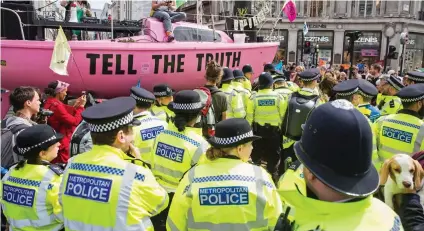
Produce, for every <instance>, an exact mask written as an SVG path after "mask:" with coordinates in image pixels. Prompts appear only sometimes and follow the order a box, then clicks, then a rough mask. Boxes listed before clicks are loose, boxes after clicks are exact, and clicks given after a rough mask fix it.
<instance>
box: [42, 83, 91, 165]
mask: <svg viewBox="0 0 424 231" xmlns="http://www.w3.org/2000/svg"><path fill="white" fill-rule="evenodd" d="M68 87H69V84H68V83H65V82H62V81H59V80H56V81H54V82H51V83H49V85H48V86H47V88H46V89H45V90H44V92H45V93H46V95H48V98H47V100H46V103H45V104H44V109H48V110H51V111H52V112H53V113H54V114H53V116H50V117H49V118H48V119H47V124H48V125H50V126H52V128H54V129H55V130H56V131H57V132H59V133H61V134H63V136H64V137H63V139H62V140H61V143H60V144H61V146H60V149H59V154H58V156H57V157H56V159H54V160H53V161H52V163H67V162H68V159H69V153H70V152H69V147H70V142H71V137H72V134H73V133H74V131H75V129H76V127H77V126H78V125H79V124H80V123H81V121H82V117H81V113H82V112H83V111H84V108H85V103H86V102H87V99H86V95H85V94H83V95H82V96H81V97H79V98H78V99H77V100H76V101H75V104H74V106H70V105H67V104H65V103H64V100H65V98H66V95H67V91H68Z"/></svg>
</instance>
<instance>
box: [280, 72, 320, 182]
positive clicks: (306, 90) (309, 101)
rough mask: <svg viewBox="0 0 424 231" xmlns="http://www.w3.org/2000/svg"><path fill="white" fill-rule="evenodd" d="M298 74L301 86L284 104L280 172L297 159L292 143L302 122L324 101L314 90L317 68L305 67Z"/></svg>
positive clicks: (296, 137) (315, 87)
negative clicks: (285, 106) (285, 108)
mask: <svg viewBox="0 0 424 231" xmlns="http://www.w3.org/2000/svg"><path fill="white" fill-rule="evenodd" d="M298 76H299V78H300V81H301V82H302V85H303V87H302V88H301V89H300V90H299V91H298V92H294V93H292V94H291V95H290V96H289V98H288V102H287V104H286V105H287V110H286V111H285V112H286V114H285V116H284V122H283V125H282V135H283V138H282V139H283V142H282V143H283V155H282V156H283V157H282V161H283V163H282V164H281V165H280V174H283V173H284V171H285V170H284V168H286V167H287V166H288V165H289V164H290V162H293V161H295V160H296V159H297V158H296V156H295V154H294V150H293V144H294V142H295V141H296V140H299V139H300V137H301V135H302V128H301V126H302V124H304V123H305V122H306V120H307V118H308V116H309V114H310V113H311V112H312V110H314V109H315V108H316V107H317V106H318V105H321V104H323V103H324V102H323V101H321V100H320V96H319V94H318V92H317V91H316V89H317V87H318V80H319V79H320V77H321V76H320V72H319V70H318V69H307V70H305V71H303V72H301V73H298Z"/></svg>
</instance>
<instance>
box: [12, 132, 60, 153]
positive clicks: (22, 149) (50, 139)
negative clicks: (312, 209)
mask: <svg viewBox="0 0 424 231" xmlns="http://www.w3.org/2000/svg"><path fill="white" fill-rule="evenodd" d="M56 138H57V137H56V135H53V136H52V137H50V138H48V139H47V140H45V141H43V142H41V143H38V144H35V145H32V146H30V147H25V148H18V152H19V153H20V154H24V153H27V152H29V151H30V150H31V149H34V148H36V147H40V146H41V145H43V144H45V143H47V142H49V141H52V140H54V139H56Z"/></svg>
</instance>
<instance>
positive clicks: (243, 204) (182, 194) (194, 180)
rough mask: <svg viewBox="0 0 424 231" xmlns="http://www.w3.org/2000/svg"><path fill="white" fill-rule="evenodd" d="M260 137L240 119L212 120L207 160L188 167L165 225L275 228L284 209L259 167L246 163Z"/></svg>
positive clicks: (191, 228) (213, 228)
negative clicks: (213, 134)
mask: <svg viewBox="0 0 424 231" xmlns="http://www.w3.org/2000/svg"><path fill="white" fill-rule="evenodd" d="M259 138H260V137H258V136H255V135H253V132H252V129H251V127H250V125H249V123H248V122H247V121H246V120H244V119H236V118H233V119H227V120H224V121H221V122H219V123H218V124H217V125H216V133H215V136H214V137H211V138H210V139H209V140H208V141H209V143H210V144H211V146H212V147H211V148H209V149H208V151H207V153H206V157H207V158H208V160H209V162H208V163H205V164H201V165H198V166H196V167H194V168H192V169H190V170H189V171H188V172H187V174H186V175H185V176H184V178H183V179H182V180H181V183H180V184H179V186H178V189H177V191H176V193H175V196H174V200H173V202H172V204H171V209H170V212H169V216H168V220H167V228H168V230H199V231H200V230H273V228H274V226H275V224H276V221H277V218H278V216H279V214H280V213H281V212H282V205H281V201H280V199H279V197H278V193H277V191H276V188H275V186H274V183H273V181H272V178H271V177H270V175H269V174H268V173H267V172H266V171H265V170H264V169H263V168H261V167H258V166H255V165H252V164H249V163H247V161H248V160H249V156H250V154H251V153H252V142H253V141H255V140H257V139H259ZM255 142H257V141H255Z"/></svg>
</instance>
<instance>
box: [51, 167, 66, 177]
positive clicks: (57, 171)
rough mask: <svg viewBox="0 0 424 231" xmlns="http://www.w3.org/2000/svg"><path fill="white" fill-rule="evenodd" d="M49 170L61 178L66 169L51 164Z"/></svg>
mask: <svg viewBox="0 0 424 231" xmlns="http://www.w3.org/2000/svg"><path fill="white" fill-rule="evenodd" d="M49 168H50V169H51V170H52V171H53V172H54V173H56V175H58V176H61V175H62V174H63V172H64V168H63V167H62V166H60V165H56V164H50V165H49Z"/></svg>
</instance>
